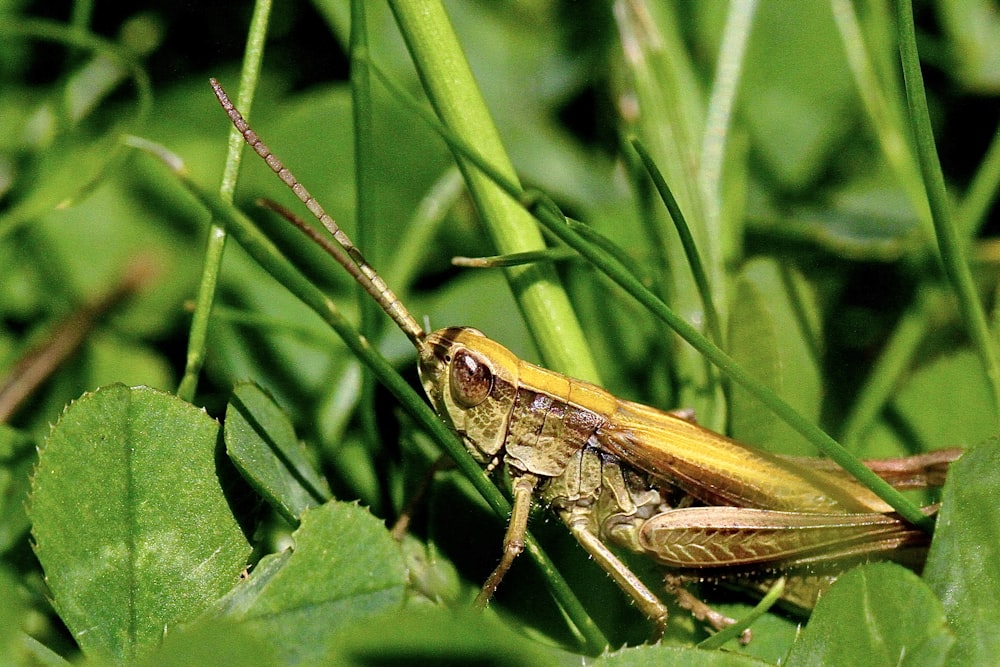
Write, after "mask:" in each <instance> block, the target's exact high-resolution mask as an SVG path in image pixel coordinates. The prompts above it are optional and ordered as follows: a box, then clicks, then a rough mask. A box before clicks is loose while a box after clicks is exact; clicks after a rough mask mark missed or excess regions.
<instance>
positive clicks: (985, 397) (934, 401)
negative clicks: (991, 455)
mask: <svg viewBox="0 0 1000 667" xmlns="http://www.w3.org/2000/svg"><path fill="white" fill-rule="evenodd" d="M942 387H946V388H947V397H948V400H941V389H942ZM957 405H960V406H962V416H961V418H960V419H956V418H955V416H956V413H955V406H957ZM893 406H894V407H895V408H896V409H897V410H898V411H899V414H900V415H901V416H902V417H903V418H904V419H905V422H906V425H907V426H908V427H909V429H910V430H911V431H912V432H913V434H914V435H915V436H917V437H918V438H919V440H920V442H922V443H923V444H925V445H926V446H927V447H928V448H937V447H967V446H971V445H974V444H976V443H979V442H982V441H983V440H985V439H986V438H989V437H990V436H991V435H993V434H994V429H995V427H996V422H995V420H994V418H993V407H992V397H991V396H990V385H989V383H988V382H987V381H986V378H985V376H984V374H983V365H982V363H981V362H980V360H979V357H978V356H976V354H975V352H973V351H972V350H971V349H968V348H966V349H961V350H958V351H957V352H954V353H952V354H945V355H942V356H940V357H938V358H936V359H934V360H933V361H931V362H930V363H928V364H927V365H926V366H923V367H921V368H920V369H919V370H918V371H916V372H915V373H914V374H913V376H912V377H911V378H910V379H909V381H908V382H907V383H906V385H905V386H904V387H903V388H902V389H901V390H900V391H899V393H898V395H897V396H896V398H895V400H894V401H893Z"/></svg>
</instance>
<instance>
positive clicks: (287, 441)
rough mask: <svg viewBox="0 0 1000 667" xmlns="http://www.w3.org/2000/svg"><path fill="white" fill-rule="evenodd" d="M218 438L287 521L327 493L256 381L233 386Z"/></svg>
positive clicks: (288, 425) (283, 417)
mask: <svg viewBox="0 0 1000 667" xmlns="http://www.w3.org/2000/svg"><path fill="white" fill-rule="evenodd" d="M223 438H224V439H225V442H226V452H227V453H228V454H229V458H230V459H232V461H233V463H234V464H235V465H236V467H237V468H238V469H239V471H240V472H241V473H242V474H243V476H244V477H245V478H246V479H247V481H249V482H250V484H251V485H252V486H253V487H254V488H255V489H256V490H257V492H258V493H260V494H261V495H262V496H263V497H264V499H265V500H267V502H268V503H270V504H271V506H272V507H274V509H276V510H277V511H278V512H279V513H280V514H281V515H282V516H283V517H285V519H286V520H288V521H289V522H291V523H293V524H295V523H297V522H298V520H299V517H300V516H301V515H302V512H304V511H305V510H307V509H309V508H310V507H316V506H318V505H319V504H320V503H322V502H324V501H326V500H329V499H330V488H329V487H328V486H327V484H326V480H324V479H323V478H322V477H320V476H319V474H317V473H316V471H315V470H314V469H313V466H312V463H310V461H309V460H308V458H307V457H306V454H305V450H304V449H303V448H302V446H301V444H300V443H299V441H298V440H297V439H296V437H295V430H294V429H293V427H292V423H291V422H290V421H289V420H288V417H287V416H286V415H285V413H284V412H282V410H281V408H280V407H278V405H277V404H275V402H274V400H273V399H272V398H271V397H270V396H268V395H267V394H266V393H265V392H264V390H263V389H261V388H260V387H258V386H257V385H255V384H252V383H244V384H240V385H237V386H236V387H235V388H234V389H233V395H232V398H231V399H230V401H229V407H228V409H227V410H226V424H225V428H224V430H223Z"/></svg>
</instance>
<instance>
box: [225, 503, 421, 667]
mask: <svg viewBox="0 0 1000 667" xmlns="http://www.w3.org/2000/svg"><path fill="white" fill-rule="evenodd" d="M292 537H293V539H294V540H295V546H294V548H293V550H292V552H291V553H290V554H289V553H288V552H283V553H279V554H274V555H271V556H268V557H266V558H264V559H263V560H261V562H260V565H259V566H258V568H257V569H256V570H255V571H254V573H253V575H251V576H250V578H249V579H248V580H247V581H246V582H244V583H243V584H241V585H240V586H239V587H237V588H236V589H234V590H233V592H232V593H231V594H230V595H229V596H228V597H227V599H226V600H225V603H226V604H227V605H228V606H229V609H228V612H229V616H230V617H231V618H233V619H234V620H241V621H243V622H244V623H245V624H246V626H247V627H249V628H251V629H252V631H253V632H254V634H255V635H257V636H260V637H263V638H265V639H266V640H267V641H268V642H269V643H271V644H272V645H274V646H279V647H280V650H281V651H282V655H284V656H285V657H286V660H287V661H288V662H291V663H297V662H305V663H309V662H313V663H315V662H316V661H317V660H318V659H319V658H320V657H321V656H322V655H323V654H324V653H325V652H326V651H327V650H329V648H330V645H331V644H330V642H331V641H332V637H333V635H334V633H336V631H337V630H339V629H340V628H342V627H344V626H345V625H346V624H349V623H351V622H353V621H356V620H358V619H363V618H368V617H370V616H372V615H374V614H377V613H380V612H383V611H385V610H387V609H392V608H398V607H399V606H400V605H401V604H402V601H403V592H404V588H405V583H406V570H405V568H404V566H403V558H402V554H401V552H400V549H399V545H398V544H397V543H396V542H395V540H393V539H392V538H391V537H390V536H389V532H388V531H387V530H386V528H385V526H384V525H383V524H382V522H381V521H379V520H378V519H376V518H375V517H374V516H372V515H371V514H370V513H369V512H368V511H367V510H366V509H363V508H361V507H359V506H358V505H355V504H352V503H341V502H330V503H327V504H325V505H322V506H320V507H318V508H315V509H310V510H307V511H306V512H304V513H303V514H302V523H301V526H300V527H299V529H298V530H296V531H295V533H294V534H293V535H292Z"/></svg>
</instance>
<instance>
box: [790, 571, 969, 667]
mask: <svg viewBox="0 0 1000 667" xmlns="http://www.w3.org/2000/svg"><path fill="white" fill-rule="evenodd" d="M953 641H954V637H953V636H952V635H951V633H950V632H949V630H948V627H947V625H946V623H945V618H944V613H943V610H942V609H941V603H940V602H939V601H938V599H937V598H936V597H935V596H934V593H933V592H932V591H931V590H930V588H929V587H928V586H927V585H925V584H924V583H923V582H922V581H921V580H920V578H919V577H918V576H917V575H916V574H914V573H913V572H911V571H910V570H907V569H906V568H904V567H902V566H900V565H896V564H895V563H875V564H871V565H866V566H863V567H859V568H857V569H854V570H851V571H849V572H847V573H846V574H844V575H842V576H841V577H840V578H839V579H838V580H837V583H836V585H834V586H833V587H832V588H831V589H830V590H829V592H827V593H826V594H825V595H824V596H823V597H822V598H821V599H820V601H819V603H818V604H817V605H816V610H815V611H814V612H813V615H812V618H811V619H810V620H809V624H808V625H807V626H806V628H805V630H803V632H802V635H801V637H800V638H799V641H797V642H796V643H795V644H794V645H793V646H792V650H791V652H790V653H789V655H788V661H787V663H786V664H787V665H788V666H789V667H796V666H798V665H824V666H829V665H870V666H872V667H876V666H878V665H886V666H887V667H888V666H890V665H892V666H896V665H913V666H915V665H926V666H928V667H929V666H931V665H943V664H944V661H945V657H946V656H947V653H948V649H949V648H951V645H952V642H953Z"/></svg>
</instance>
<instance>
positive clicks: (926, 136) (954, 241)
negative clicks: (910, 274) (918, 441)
mask: <svg viewBox="0 0 1000 667" xmlns="http://www.w3.org/2000/svg"><path fill="white" fill-rule="evenodd" d="M897 8H898V20H897V25H898V28H899V51H900V57H901V59H902V62H903V78H904V81H905V83H906V99H907V103H908V105H909V109H910V122H911V123H912V125H913V132H914V135H915V137H916V142H917V157H918V159H919V161H920V170H921V172H922V173H923V176H924V187H925V188H926V190H927V200H928V203H929V204H930V207H931V215H932V217H933V219H934V231H935V233H936V234H937V242H938V249H939V251H940V253H941V262H942V264H944V270H945V273H946V274H947V276H948V280H949V282H950V283H951V286H952V289H954V290H955V296H956V297H957V298H958V305H959V309H960V310H961V312H962V319H963V320H964V321H965V326H966V328H967V329H968V332H969V336H970V338H971V339H972V341H973V343H974V345H975V347H976V349H977V351H978V352H979V356H980V359H981V360H982V363H983V367H984V369H985V371H986V376H987V378H988V379H989V382H990V387H991V389H992V391H993V401H994V414H995V417H996V419H997V423H998V426H1000V358H998V357H997V351H996V347H995V345H994V344H993V339H992V336H991V335H990V331H989V327H988V325H987V323H986V315H985V313H984V312H983V306H982V303H981V302H980V300H979V295H978V294H977V292H976V286H975V284H974V283H973V281H972V272H971V271H970V270H969V265H968V263H967V262H966V261H965V258H964V252H963V242H962V240H961V239H960V238H959V234H958V230H957V229H956V227H955V225H954V223H953V222H952V216H951V204H950V202H949V201H948V193H947V191H946V190H945V185H944V174H943V173H942V172H941V162H940V161H939V160H938V154H937V147H936V146H935V144H934V133H933V131H932V130H931V120H930V115H929V113H928V111H927V94H926V93H925V92H924V82H923V75H922V74H921V72H920V59H919V56H918V54H917V39H916V33H915V29H914V25H913V7H912V5H911V4H910V2H909V0H899V2H898V3H897Z"/></svg>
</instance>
